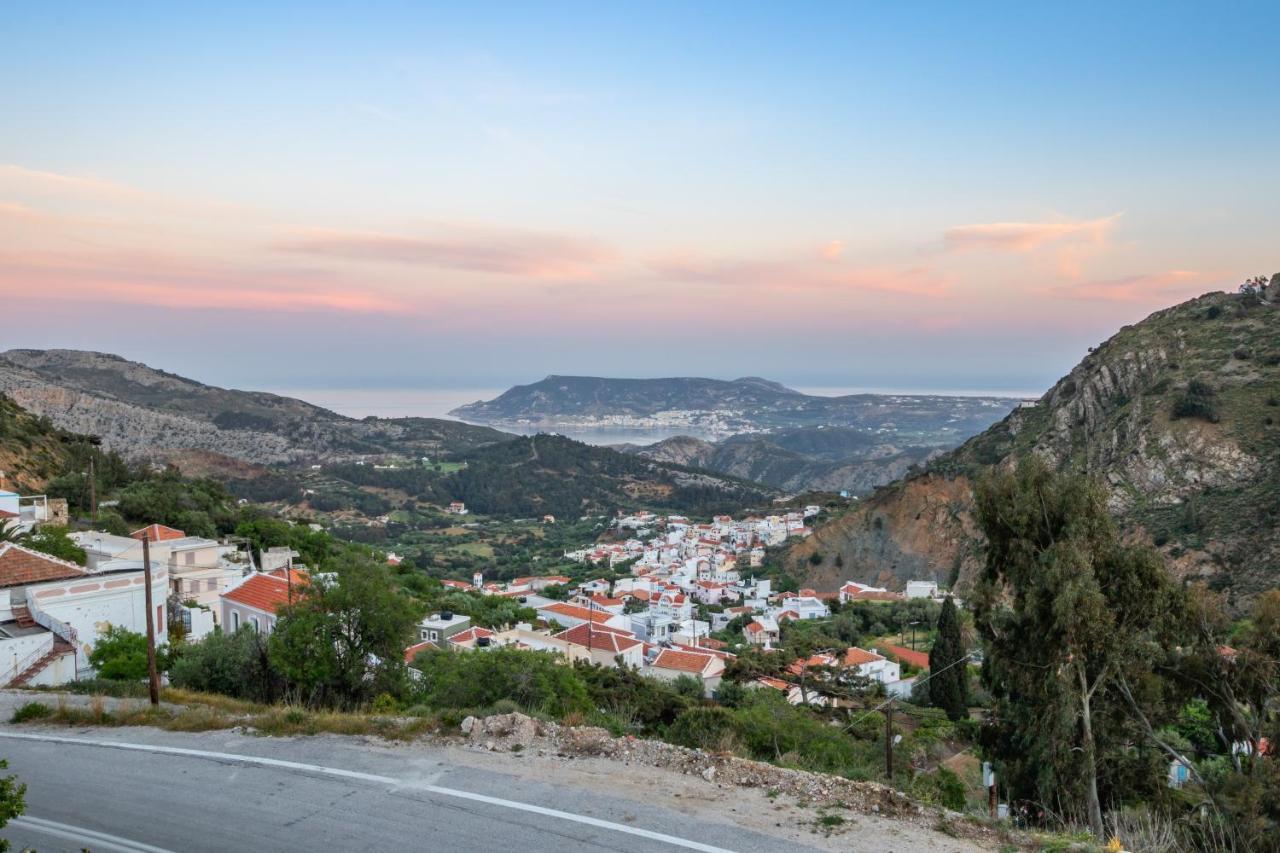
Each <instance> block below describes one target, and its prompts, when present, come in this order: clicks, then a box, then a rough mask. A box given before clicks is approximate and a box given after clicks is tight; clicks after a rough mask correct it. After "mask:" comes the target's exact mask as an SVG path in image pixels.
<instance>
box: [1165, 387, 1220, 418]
mask: <svg viewBox="0 0 1280 853" xmlns="http://www.w3.org/2000/svg"><path fill="white" fill-rule="evenodd" d="M1217 396H1218V395H1217V392H1216V391H1214V389H1213V387H1212V386H1211V385H1209V384H1208V383H1207V382H1204V381H1202V380H1199V379H1193V380H1191V382H1190V383H1188V385H1187V390H1186V391H1184V392H1183V393H1182V394H1181V395H1180V396H1179V397H1178V399H1177V400H1175V401H1174V403H1173V417H1174V418H1175V419H1177V418H1201V419H1203V420H1206V421H1209V422H1210V423H1217V422H1218V406H1217Z"/></svg>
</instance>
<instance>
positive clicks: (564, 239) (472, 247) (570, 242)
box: [273, 226, 616, 278]
mask: <svg viewBox="0 0 1280 853" xmlns="http://www.w3.org/2000/svg"><path fill="white" fill-rule="evenodd" d="M441 231H442V233H441V234H439V235H436V236H430V237H405V236H400V235H394V234H379V233H372V232H367V233H366V232H345V231H328V230H313V231H310V232H308V234H307V236H303V237H299V238H297V239H294V240H288V241H283V242H280V243H277V244H275V245H274V246H273V248H275V249H276V250H278V251H282V252H290V253H295V254H304V255H311V256H315V257H327V258H343V259H348V260H355V261H372V262H377V263H392V264H405V265H411V266H429V267H441V268H444V269H455V270H463V271H467V272H481V273H496V274H499V275H512V276H526V277H532V278H583V277H587V276H590V275H592V274H594V273H595V272H597V271H598V270H599V268H601V267H602V266H604V265H605V264H608V263H609V262H611V261H613V260H614V259H615V258H616V253H615V252H614V251H613V250H612V249H610V248H609V247H607V246H604V245H603V244H601V243H598V242H596V241H594V240H588V239H580V238H575V237H568V236H564V235H559V234H545V233H538V232H533V231H514V230H502V229H489V228H476V227H456V226H454V227H448V228H443V229H441Z"/></svg>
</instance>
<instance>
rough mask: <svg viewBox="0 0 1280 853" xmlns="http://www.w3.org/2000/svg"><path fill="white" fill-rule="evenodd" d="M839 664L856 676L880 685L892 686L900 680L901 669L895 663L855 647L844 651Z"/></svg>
mask: <svg viewBox="0 0 1280 853" xmlns="http://www.w3.org/2000/svg"><path fill="white" fill-rule="evenodd" d="M840 663H841V664H842V665H843V666H844V667H845V668H846V669H853V670H855V671H856V672H857V673H858V675H861V676H862V677H864V678H870V679H871V680H872V681H878V682H880V683H881V684H892V683H894V682H896V681H899V680H900V679H901V678H902V674H901V668H900V667H899V666H898V664H897V662H896V661H891V660H889V659H888V658H886V657H885V656H884V655H879V654H876V653H875V652H869V651H867V650H866V649H860V648H858V647H857V646H850V647H849V648H848V649H845V653H844V655H843V657H841V659H840Z"/></svg>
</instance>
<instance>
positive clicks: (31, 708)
mask: <svg viewBox="0 0 1280 853" xmlns="http://www.w3.org/2000/svg"><path fill="white" fill-rule="evenodd" d="M52 713H53V709H52V708H50V707H49V706H48V705H46V704H44V703H43V702H28V703H26V704H25V705H21V706H19V707H18V708H17V709H16V710H15V711H14V712H13V716H12V717H10V718H9V722H11V723H26V722H29V721H31V720H43V719H44V718H45V717H47V716H49V715H50V714H52Z"/></svg>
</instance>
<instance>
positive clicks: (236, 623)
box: [231, 610, 240, 631]
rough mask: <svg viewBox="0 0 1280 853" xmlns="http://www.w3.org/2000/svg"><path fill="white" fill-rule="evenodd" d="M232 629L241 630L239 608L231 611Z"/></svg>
mask: <svg viewBox="0 0 1280 853" xmlns="http://www.w3.org/2000/svg"><path fill="white" fill-rule="evenodd" d="M231 630H232V631H239V630H240V611H239V610H232V611H231Z"/></svg>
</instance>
